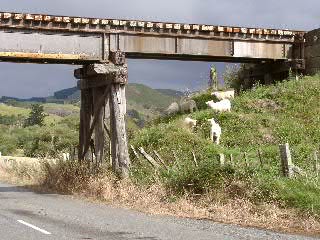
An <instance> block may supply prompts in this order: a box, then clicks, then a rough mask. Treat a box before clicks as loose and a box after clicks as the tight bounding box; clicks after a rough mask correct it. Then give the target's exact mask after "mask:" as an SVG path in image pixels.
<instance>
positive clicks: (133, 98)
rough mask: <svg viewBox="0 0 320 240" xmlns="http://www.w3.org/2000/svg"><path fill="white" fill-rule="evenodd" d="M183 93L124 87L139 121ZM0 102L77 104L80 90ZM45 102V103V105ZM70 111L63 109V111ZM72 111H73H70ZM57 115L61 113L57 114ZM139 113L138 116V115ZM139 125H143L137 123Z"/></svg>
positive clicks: (13, 98)
mask: <svg viewBox="0 0 320 240" xmlns="http://www.w3.org/2000/svg"><path fill="white" fill-rule="evenodd" d="M182 95H183V93H182V92H180V91H176V90H171V89H152V88H150V87H148V86H146V85H143V84H138V83H129V84H128V86H127V88H126V96H127V108H128V115H129V116H132V117H133V116H134V118H137V119H139V121H140V120H141V122H144V121H147V120H149V119H152V118H153V117H155V116H157V115H159V114H160V113H161V112H162V111H163V110H164V109H165V108H167V107H168V106H169V105H170V104H171V103H172V102H173V101H176V100H177V99H178V98H179V97H180V96H182ZM0 102H3V103H7V104H9V105H11V106H16V107H22V108H23V107H26V108H29V107H30V106H31V104H32V103H35V102H39V103H47V104H48V103H58V104H66V103H69V104H70V103H71V104H75V105H78V103H79V102H80V90H79V89H78V88H77V87H73V88H67V89H62V90H60V91H57V92H55V93H54V94H53V96H51V97H47V98H29V99H20V98H15V97H2V98H0ZM47 104H46V105H47ZM54 106H55V107H54V109H51V108H50V113H53V114H54V112H58V113H60V112H61V111H62V110H61V109H60V108H59V107H58V105H54ZM66 112H67V113H68V112H70V111H65V109H63V113H66ZM72 112H74V111H72ZM58 115H59V116H60V115H61V114H58ZM138 115H139V116H138ZM139 125H143V124H142V123H139Z"/></svg>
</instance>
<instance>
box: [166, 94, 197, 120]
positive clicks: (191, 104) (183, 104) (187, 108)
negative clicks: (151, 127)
mask: <svg viewBox="0 0 320 240" xmlns="http://www.w3.org/2000/svg"><path fill="white" fill-rule="evenodd" d="M194 110H198V108H197V104H196V102H195V101H194V100H192V99H187V98H185V99H182V100H181V101H180V103H179V104H178V103H176V102H173V103H171V104H170V106H169V107H168V108H167V109H166V110H165V114H166V115H169V116H170V115H174V114H177V113H179V112H181V113H185V112H191V113H193V111H194Z"/></svg>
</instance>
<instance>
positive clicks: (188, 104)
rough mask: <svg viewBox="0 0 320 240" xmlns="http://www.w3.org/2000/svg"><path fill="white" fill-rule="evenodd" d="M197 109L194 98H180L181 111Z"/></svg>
mask: <svg viewBox="0 0 320 240" xmlns="http://www.w3.org/2000/svg"><path fill="white" fill-rule="evenodd" d="M197 110H198V108H197V104H196V102H195V101H194V100H192V99H188V98H184V99H181V101H180V112H181V113H185V112H191V113H193V111H197Z"/></svg>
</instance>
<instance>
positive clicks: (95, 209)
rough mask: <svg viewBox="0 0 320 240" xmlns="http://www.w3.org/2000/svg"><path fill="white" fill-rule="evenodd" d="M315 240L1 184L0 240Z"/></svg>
mask: <svg viewBox="0 0 320 240" xmlns="http://www.w3.org/2000/svg"><path fill="white" fill-rule="evenodd" d="M24 239H26V240H33V239H37V240H38V239H41V240H43V239H57V240H63V239H68V240H69V239H107V240H127V239H140V240H165V239H174V240H180V239H181V240H204V239H208V240H209V239H210V240H215V239H219V240H221V239H237V240H242V239H276V240H282V239H312V238H307V237H302V236H292V235H284V234H278V233H273V232H269V231H263V230H257V229H247V228H241V227H237V226H232V225H225V224H218V223H213V222H209V221H197V220H190V219H180V218H173V217H163V216H150V215H147V214H143V213H139V212H136V211H132V210H125V209H118V208H114V207H110V206H106V205H102V204H96V203H89V202H86V201H81V200H76V199H72V198H71V197H68V196H62V195H56V194H38V193H34V192H32V191H30V190H27V189H23V188H19V187H15V186H12V185H8V184H2V183H0V240H24Z"/></svg>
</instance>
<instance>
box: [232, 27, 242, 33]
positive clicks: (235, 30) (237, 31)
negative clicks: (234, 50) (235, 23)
mask: <svg viewBox="0 0 320 240" xmlns="http://www.w3.org/2000/svg"><path fill="white" fill-rule="evenodd" d="M233 32H234V33H240V32H241V29H240V28H233Z"/></svg>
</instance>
